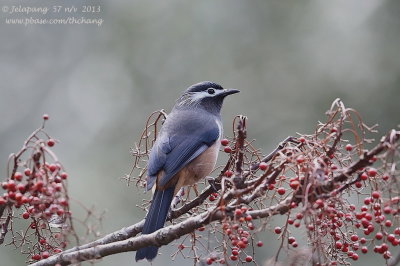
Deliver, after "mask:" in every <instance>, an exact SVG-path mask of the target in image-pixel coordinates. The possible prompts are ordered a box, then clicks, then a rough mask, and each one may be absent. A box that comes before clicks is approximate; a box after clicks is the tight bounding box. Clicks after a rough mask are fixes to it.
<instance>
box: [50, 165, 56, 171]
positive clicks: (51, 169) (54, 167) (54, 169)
mask: <svg viewBox="0 0 400 266" xmlns="http://www.w3.org/2000/svg"><path fill="white" fill-rule="evenodd" d="M49 170H50V171H51V172H54V171H56V170H57V165H55V164H50V165H49Z"/></svg>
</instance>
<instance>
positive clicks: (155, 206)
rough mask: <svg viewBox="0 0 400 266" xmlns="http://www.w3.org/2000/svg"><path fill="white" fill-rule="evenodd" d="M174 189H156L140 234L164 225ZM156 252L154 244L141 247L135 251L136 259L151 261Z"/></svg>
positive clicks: (150, 231)
mask: <svg viewBox="0 0 400 266" xmlns="http://www.w3.org/2000/svg"><path fill="white" fill-rule="evenodd" d="M174 190H175V186H172V187H170V188H167V189H165V190H156V192H155V193H154V195H153V200H152V202H151V206H150V209H149V212H148V213H147V216H146V220H145V222H144V226H143V230H142V234H144V235H146V234H151V233H153V232H155V231H157V230H158V229H160V228H162V227H163V226H164V223H165V220H166V219H167V215H168V211H169V208H170V206H171V202H172V198H173V197H174ZM157 252H158V247H156V246H149V247H144V248H141V249H139V250H138V251H137V252H136V261H138V260H142V259H147V260H149V261H151V260H153V259H154V258H155V257H156V256H157Z"/></svg>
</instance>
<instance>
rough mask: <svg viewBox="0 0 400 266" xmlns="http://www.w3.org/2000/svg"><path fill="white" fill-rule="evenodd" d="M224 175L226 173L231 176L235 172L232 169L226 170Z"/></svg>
mask: <svg viewBox="0 0 400 266" xmlns="http://www.w3.org/2000/svg"><path fill="white" fill-rule="evenodd" d="M224 175H225V176H226V177H231V176H232V175H233V172H232V171H230V170H226V171H225V173H224Z"/></svg>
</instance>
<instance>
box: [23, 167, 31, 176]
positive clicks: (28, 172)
mask: <svg viewBox="0 0 400 266" xmlns="http://www.w3.org/2000/svg"><path fill="white" fill-rule="evenodd" d="M24 174H25V175H26V176H30V175H31V174H32V172H31V169H29V168H26V169H25V170H24Z"/></svg>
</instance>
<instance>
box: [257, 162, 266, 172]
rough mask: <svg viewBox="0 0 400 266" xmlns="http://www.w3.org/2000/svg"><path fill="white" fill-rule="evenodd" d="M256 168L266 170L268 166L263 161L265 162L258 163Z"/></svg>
mask: <svg viewBox="0 0 400 266" xmlns="http://www.w3.org/2000/svg"><path fill="white" fill-rule="evenodd" d="M258 168H260V170H261V171H265V170H267V168H268V164H267V163H265V162H261V163H260V164H259V165H258Z"/></svg>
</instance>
